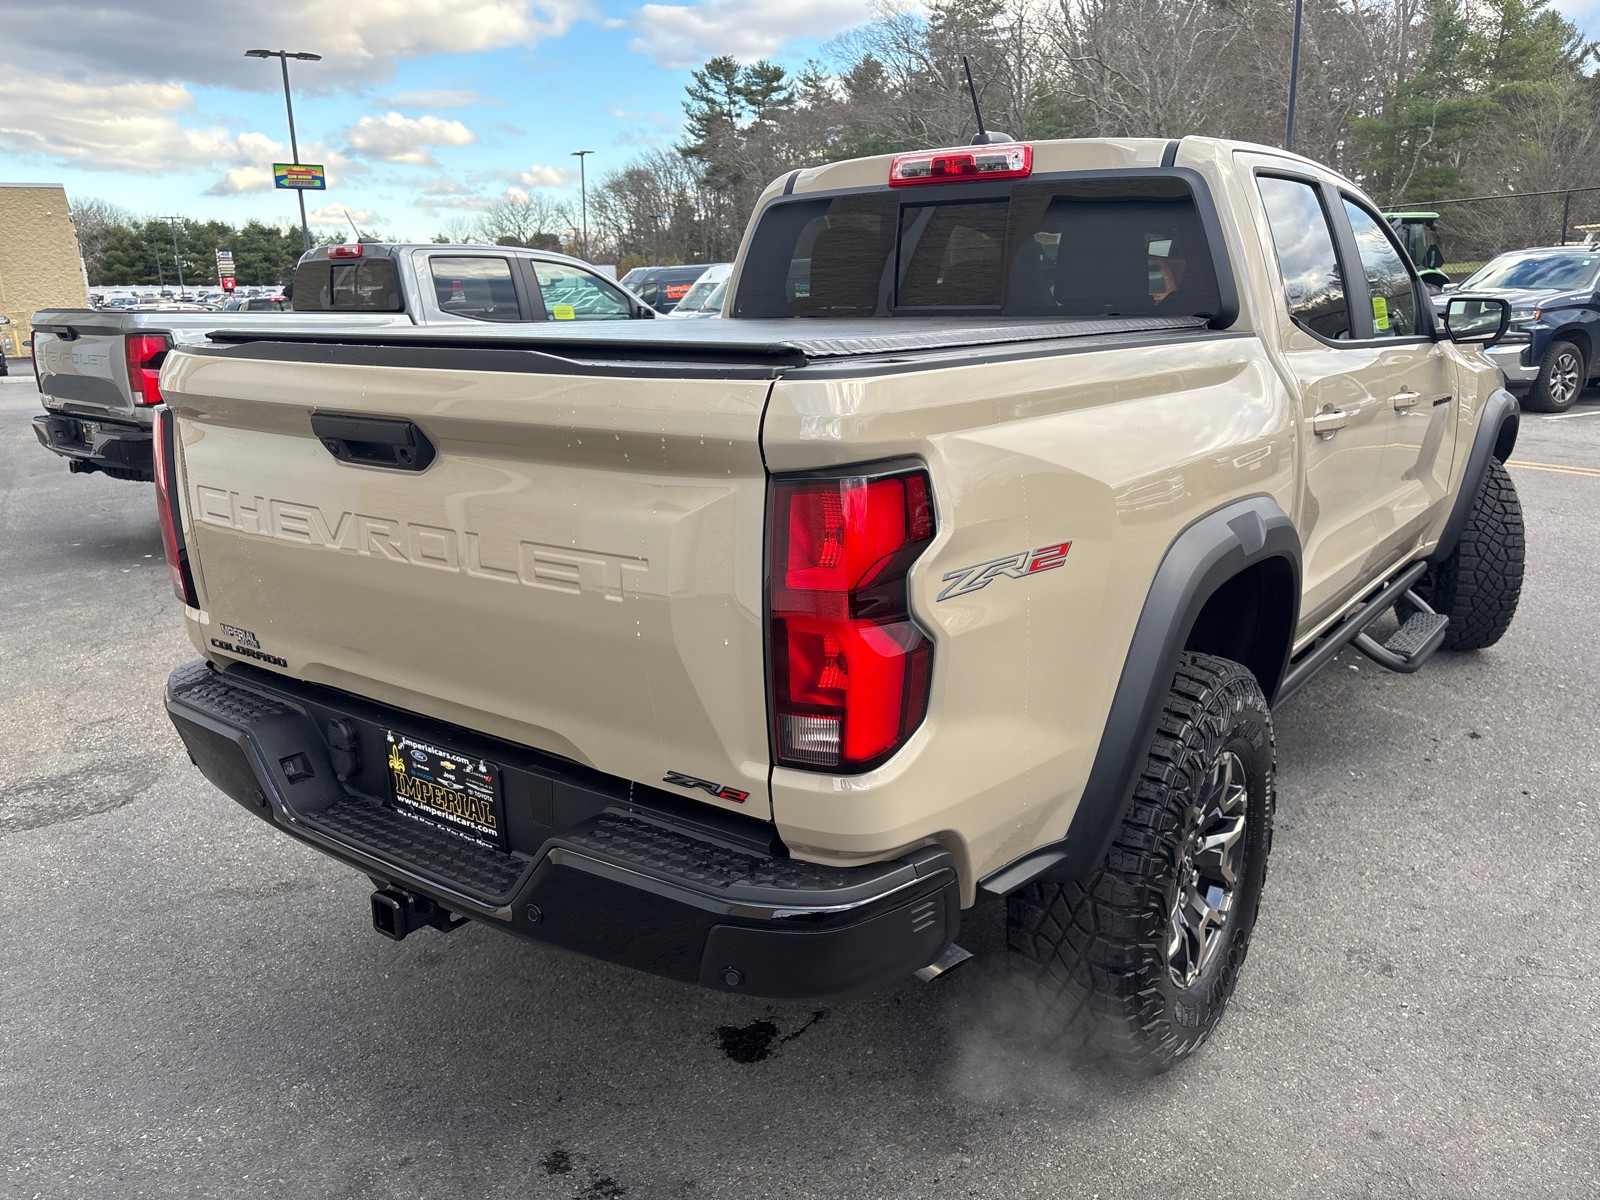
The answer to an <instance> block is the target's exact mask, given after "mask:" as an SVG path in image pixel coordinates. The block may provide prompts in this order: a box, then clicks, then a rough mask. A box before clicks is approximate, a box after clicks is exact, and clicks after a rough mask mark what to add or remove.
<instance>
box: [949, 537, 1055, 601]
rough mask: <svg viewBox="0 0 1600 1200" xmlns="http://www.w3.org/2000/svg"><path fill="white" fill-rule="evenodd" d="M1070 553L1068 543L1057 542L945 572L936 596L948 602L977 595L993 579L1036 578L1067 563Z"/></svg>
mask: <svg viewBox="0 0 1600 1200" xmlns="http://www.w3.org/2000/svg"><path fill="white" fill-rule="evenodd" d="M1071 549H1072V543H1071V542H1057V543H1056V544H1055V545H1053V546H1040V547H1039V548H1038V549H1037V550H1023V551H1021V552H1020V553H1017V554H1009V555H1007V556H1006V557H1005V558H992V559H990V560H989V561H988V562H981V563H978V564H977V565H976V566H971V567H962V568H960V569H959V570H955V571H947V572H946V573H945V576H944V584H945V587H944V591H942V592H940V593H939V600H949V599H952V598H953V597H956V596H965V595H968V594H969V593H971V592H976V591H979V590H980V589H982V588H986V587H988V586H989V585H990V584H991V583H993V582H994V581H995V580H996V579H1026V578H1028V577H1029V576H1030V575H1037V574H1038V573H1039V572H1040V571H1053V570H1054V569H1055V568H1057V567H1059V566H1060V565H1061V564H1062V563H1064V562H1066V561H1067V551H1068V550H1071ZM935 603H938V601H935Z"/></svg>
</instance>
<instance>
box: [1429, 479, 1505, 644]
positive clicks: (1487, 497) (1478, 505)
mask: <svg viewBox="0 0 1600 1200" xmlns="http://www.w3.org/2000/svg"><path fill="white" fill-rule="evenodd" d="M1524 554H1525V546H1524V539H1523V534H1522V502H1521V501H1520V500H1518V499H1517V485H1516V484H1514V483H1512V482H1511V475H1510V474H1509V473H1508V472H1507V471H1506V469H1505V466H1504V465H1503V464H1502V463H1501V462H1500V460H1499V459H1495V458H1491V459H1490V460H1489V469H1488V470H1486V471H1485V472H1484V473H1483V482H1482V483H1480V484H1479V485H1478V495H1477V497H1476V498H1475V499H1474V500H1473V503H1472V512H1471V513H1470V514H1468V516H1467V523H1466V526H1465V528H1463V529H1462V531H1461V540H1460V541H1458V542H1457V543H1456V548H1455V550H1454V551H1452V552H1451V554H1450V557H1449V558H1447V559H1445V560H1444V561H1443V562H1440V563H1435V564H1434V565H1433V566H1432V567H1431V568H1429V570H1428V574H1427V575H1426V576H1424V577H1423V580H1422V583H1421V584H1420V585H1419V586H1418V588H1417V594H1418V595H1420V596H1421V597H1422V598H1423V599H1424V600H1426V601H1427V602H1428V605H1429V607H1431V608H1432V609H1433V611H1434V612H1437V613H1442V614H1443V615H1445V616H1447V617H1449V618H1450V628H1449V629H1448V630H1446V631H1445V635H1444V641H1443V642H1442V643H1441V644H1440V648H1441V649H1444V650H1482V649H1483V648H1484V647H1485V646H1492V645H1494V644H1495V643H1496V642H1498V641H1499V640H1500V639H1501V637H1502V636H1504V634H1505V631H1506V630H1507V629H1508V628H1510V625H1511V618H1512V617H1514V616H1516V615H1517V601H1518V600H1519V599H1521V597H1522V568H1523V557H1524Z"/></svg>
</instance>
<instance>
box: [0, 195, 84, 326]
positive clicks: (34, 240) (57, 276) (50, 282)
mask: <svg viewBox="0 0 1600 1200" xmlns="http://www.w3.org/2000/svg"><path fill="white" fill-rule="evenodd" d="M88 304H89V295H88V292H87V291H86V290H85V289H84V286H83V268H82V266H81V264H80V260H79V257H78V238H77V235H76V234H74V233H73V231H72V219H71V217H70V216H69V215H68V209H67V193H66V191H65V190H64V189H63V188H62V187H61V185H60V184H55V183H39V184H29V183H0V316H5V317H10V318H11V324H10V325H9V326H7V325H0V346H4V347H5V350H6V352H7V353H8V354H21V353H23V351H22V349H21V346H20V342H21V341H22V340H23V339H25V338H27V337H28V336H29V335H28V329H29V321H30V320H31V318H32V316H33V314H34V312H35V311H37V310H38V309H41V308H87V307H88Z"/></svg>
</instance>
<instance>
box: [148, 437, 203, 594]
mask: <svg viewBox="0 0 1600 1200" xmlns="http://www.w3.org/2000/svg"><path fill="white" fill-rule="evenodd" d="M155 416H156V424H155V430H154V438H153V445H152V446H151V450H152V451H153V452H154V453H153V454H152V456H151V457H152V458H154V460H155V470H156V514H157V515H158V516H159V517H160V518H161V548H162V549H163V550H164V551H166V555H167V570H168V572H169V573H171V575H172V591H173V594H174V595H176V596H177V597H178V599H179V600H182V601H183V602H184V603H185V604H187V605H188V606H189V607H190V608H199V607H200V601H199V600H198V599H197V598H196V597H195V592H194V577H193V575H191V574H190V572H189V552H188V549H187V548H186V547H185V545H184V541H183V516H182V514H181V513H180V511H179V509H178V492H177V490H176V488H175V486H174V485H175V484H176V483H177V480H178V431H177V422H176V421H174V420H173V418H172V412H171V410H169V409H165V408H158V409H156V414H155Z"/></svg>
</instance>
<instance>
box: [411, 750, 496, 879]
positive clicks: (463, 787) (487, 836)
mask: <svg viewBox="0 0 1600 1200" xmlns="http://www.w3.org/2000/svg"><path fill="white" fill-rule="evenodd" d="M386 732H387V737H388V743H389V790H390V791H391V792H392V793H393V794H394V803H395V807H397V808H399V809H400V810H401V811H402V812H405V813H409V814H410V815H411V816H413V817H416V818H418V819H419V820H423V821H427V822H429V823H430V824H433V825H438V826H440V827H442V828H444V829H448V830H450V831H451V832H453V833H458V834H461V835H462V836H464V837H468V838H471V839H472V840H473V841H475V842H480V843H482V844H483V845H486V846H494V847H496V848H498V849H501V850H503V849H505V847H506V836H505V829H506V816H505V804H504V802H503V800H502V797H501V792H500V768H499V767H498V766H496V765H495V764H494V763H491V762H487V761H485V760H484V759H481V758H475V757H473V756H472V755H470V754H461V753H458V752H457V751H455V750H450V749H447V748H446V747H443V746H436V745H433V744H432V743H430V742H419V741H418V740H417V739H416V738H411V737H407V736H405V735H404V734H401V733H396V732H394V731H393V730H392V729H391V730H388V731H386Z"/></svg>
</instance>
